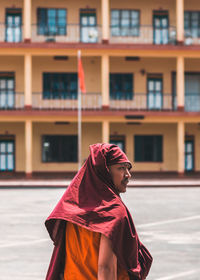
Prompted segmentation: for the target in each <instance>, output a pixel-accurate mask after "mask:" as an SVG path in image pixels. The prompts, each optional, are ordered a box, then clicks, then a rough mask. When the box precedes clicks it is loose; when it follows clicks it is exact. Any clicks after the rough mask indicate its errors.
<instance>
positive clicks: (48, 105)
mask: <svg viewBox="0 0 200 280" xmlns="http://www.w3.org/2000/svg"><path fill="white" fill-rule="evenodd" d="M32 107H33V109H40V110H42V109H47V110H49V109H61V110H66V109H68V110H75V109H77V108H78V100H77V98H76V97H74V98H73V99H64V98H63V97H62V96H60V97H56V99H53V98H51V99H49V98H48V99H47V98H43V93H33V95H32ZM101 107H102V98H101V93H86V94H82V109H83V110H87V109H92V110H98V109H101Z"/></svg>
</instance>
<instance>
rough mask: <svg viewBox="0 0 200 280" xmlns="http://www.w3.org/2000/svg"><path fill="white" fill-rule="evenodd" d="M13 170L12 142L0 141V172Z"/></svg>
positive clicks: (13, 154) (13, 153)
mask: <svg viewBox="0 0 200 280" xmlns="http://www.w3.org/2000/svg"><path fill="white" fill-rule="evenodd" d="M14 168H15V150H14V140H4V139H0V171H13V170H14Z"/></svg>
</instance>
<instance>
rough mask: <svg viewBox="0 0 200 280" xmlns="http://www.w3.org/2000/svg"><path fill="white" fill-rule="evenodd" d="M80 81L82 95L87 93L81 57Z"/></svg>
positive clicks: (79, 61)
mask: <svg viewBox="0 0 200 280" xmlns="http://www.w3.org/2000/svg"><path fill="white" fill-rule="evenodd" d="M78 79H79V87H80V89H81V92H82V93H86V89H85V77H84V71H83V66H82V61H81V55H80V54H79V55H78Z"/></svg>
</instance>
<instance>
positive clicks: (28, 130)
mask: <svg viewBox="0 0 200 280" xmlns="http://www.w3.org/2000/svg"><path fill="white" fill-rule="evenodd" d="M32 154H33V152H32V121H30V120H26V122H25V157H26V158H25V171H26V177H27V178H31V177H32Z"/></svg>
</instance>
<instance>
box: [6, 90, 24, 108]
mask: <svg viewBox="0 0 200 280" xmlns="http://www.w3.org/2000/svg"><path fill="white" fill-rule="evenodd" d="M23 108H24V93H22V92H12V91H0V110H15V109H23Z"/></svg>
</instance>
